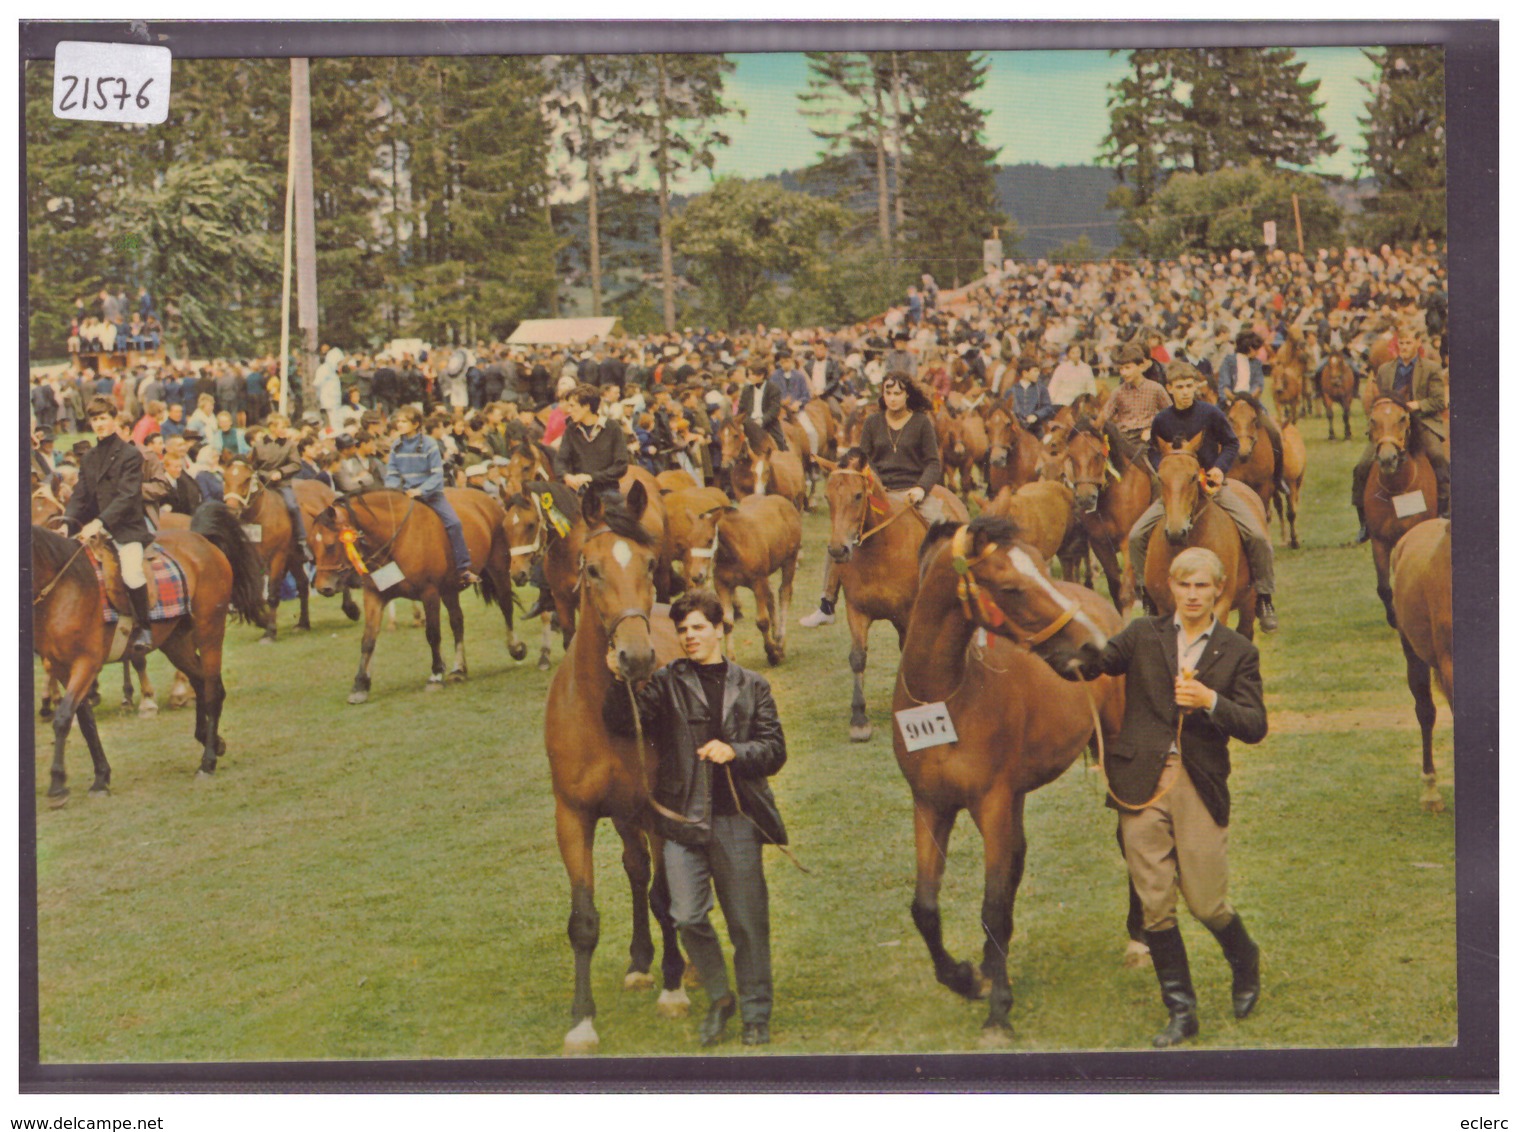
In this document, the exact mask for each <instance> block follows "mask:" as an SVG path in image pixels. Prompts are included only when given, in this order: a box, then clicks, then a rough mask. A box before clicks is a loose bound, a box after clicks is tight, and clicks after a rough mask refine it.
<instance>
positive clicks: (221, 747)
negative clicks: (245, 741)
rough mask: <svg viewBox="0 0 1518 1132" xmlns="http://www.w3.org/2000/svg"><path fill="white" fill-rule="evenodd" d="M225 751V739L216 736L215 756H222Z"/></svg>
mask: <svg viewBox="0 0 1518 1132" xmlns="http://www.w3.org/2000/svg"><path fill="white" fill-rule="evenodd" d="M226 753H227V741H226V739H224V738H223V737H222V736H220V735H218V736H216V757H217V758H218V759H219V758H222V757H223V756H225V755H226Z"/></svg>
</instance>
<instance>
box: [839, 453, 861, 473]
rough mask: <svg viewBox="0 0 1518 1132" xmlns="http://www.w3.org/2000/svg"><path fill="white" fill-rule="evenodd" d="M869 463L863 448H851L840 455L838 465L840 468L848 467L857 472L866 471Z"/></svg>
mask: <svg viewBox="0 0 1518 1132" xmlns="http://www.w3.org/2000/svg"><path fill="white" fill-rule="evenodd" d="M867 463H868V462H867V461H866V460H865V456H864V449H863V448H857V447H856V448H850V449H849V450H848V451H847V452H845V453H844V454H843V455H842V456H840V457H838V466H839V467H840V468H848V469H849V470H851V471H855V472H862V471H864V470H865V467H866V465H867Z"/></svg>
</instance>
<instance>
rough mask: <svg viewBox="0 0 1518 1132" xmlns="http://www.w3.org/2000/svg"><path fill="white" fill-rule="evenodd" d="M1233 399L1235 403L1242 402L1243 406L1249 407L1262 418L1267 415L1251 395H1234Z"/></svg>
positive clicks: (1258, 401) (1258, 400)
mask: <svg viewBox="0 0 1518 1132" xmlns="http://www.w3.org/2000/svg"><path fill="white" fill-rule="evenodd" d="M1233 399H1234V400H1235V401H1243V402H1244V404H1246V405H1249V406H1250V407H1251V408H1253V409H1254V411H1255V412H1256V413H1257V414H1259V415H1260V416H1262V417H1263V416H1266V415H1267V413H1266V409H1265V406H1264V405H1263V404H1262V403H1261V401H1260V399H1259V398H1258V397H1257V396H1255V395H1254V394H1253V393H1235V394H1234V395H1233Z"/></svg>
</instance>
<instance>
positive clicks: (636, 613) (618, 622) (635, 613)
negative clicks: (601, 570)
mask: <svg viewBox="0 0 1518 1132" xmlns="http://www.w3.org/2000/svg"><path fill="white" fill-rule="evenodd" d="M616 533H617V532H616V531H614V530H612V529H611V528H610V527H602V528H600V529H599V530H595V531H591V532H590V534H588V535H586V536H585V539H584V541H583V542H581V543H580V577H581V579H582V580H583V578H584V576H585V544H586V543H588V542H589V541H590V540H591V539H593V538H600V537H601V536H602V535H614V534H616ZM576 588H577V589H578V588H579V587H578V586H577V587H576ZM633 617H641V618H642V619H643V624H645V625H647V626H648V631H649V632H650V633H652V632H653V629H654V623H653V621H652V620H651V619H650V618H649V616H648V611H647V610H645V609H639V608H637V607H636V606H629V607H628V608H626V609H624V610H622V612H621V613H618V614H617V615H616V616H615V617H613V618H612V619H611V624H609V625H607V626H606V641H607V643H608V644H610V643H611V642H612V641H614V640H616V639H617V630H618V629H620V628H621V627H622V622H624V621H627V620H629V619H631V618H633Z"/></svg>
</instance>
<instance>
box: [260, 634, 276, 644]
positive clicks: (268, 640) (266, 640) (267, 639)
mask: <svg viewBox="0 0 1518 1132" xmlns="http://www.w3.org/2000/svg"><path fill="white" fill-rule="evenodd" d="M258 643H259V644H261V645H272V644H273V643H274V637H273V635H272V634H269V633H265V634H264V635H263V636H262V637H259V638H258Z"/></svg>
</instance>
